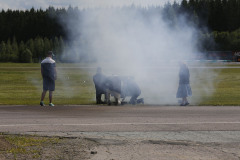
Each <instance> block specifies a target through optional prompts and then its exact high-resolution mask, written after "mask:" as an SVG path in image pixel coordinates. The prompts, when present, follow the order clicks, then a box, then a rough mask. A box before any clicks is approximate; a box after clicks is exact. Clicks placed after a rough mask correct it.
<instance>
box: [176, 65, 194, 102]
mask: <svg viewBox="0 0 240 160" xmlns="http://www.w3.org/2000/svg"><path fill="white" fill-rule="evenodd" d="M179 66H180V70H179V86H178V91H177V96H176V97H177V98H182V102H181V104H180V105H181V106H186V105H189V102H188V100H187V97H188V96H191V95H192V90H191V86H190V83H189V79H190V73H189V69H188V67H187V65H186V64H185V63H183V62H179Z"/></svg>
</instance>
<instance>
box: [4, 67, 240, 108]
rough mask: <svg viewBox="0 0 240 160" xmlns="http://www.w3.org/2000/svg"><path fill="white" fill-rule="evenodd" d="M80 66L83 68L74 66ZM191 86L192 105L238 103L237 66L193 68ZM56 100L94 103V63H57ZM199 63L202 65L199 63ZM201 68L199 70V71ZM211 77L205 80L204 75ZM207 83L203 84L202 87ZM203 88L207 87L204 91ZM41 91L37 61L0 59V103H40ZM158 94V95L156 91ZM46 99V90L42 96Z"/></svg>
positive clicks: (239, 88)
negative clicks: (18, 61) (4, 61)
mask: <svg viewBox="0 0 240 160" xmlns="http://www.w3.org/2000/svg"><path fill="white" fill-rule="evenodd" d="M79 66H82V68H77V67H79ZM197 66H199V65H192V68H191V67H190V72H191V73H196V72H199V74H192V75H191V76H192V77H191V79H194V81H191V86H192V90H193V96H192V97H191V102H192V103H191V104H192V105H240V74H239V73H240V68H211V69H209V68H208V69H206V68H205V69H204V68H203V69H201V71H199V69H195V68H194V67H197ZM208 66H220V67H223V66H228V67H229V66H237V67H240V65H238V64H208ZM57 67H58V69H57V70H58V80H57V81H56V91H55V92H54V95H53V96H54V97H53V102H54V103H55V104H61V105H62V104H66V105H67V104H72V105H74V104H76V105H77V104H94V103H95V88H94V84H93V82H92V75H93V74H94V73H95V67H92V68H91V67H90V68H88V71H87V69H86V68H85V67H89V66H87V65H85V64H58V65H57ZM200 67H201V65H200ZM200 72H201V73H200ZM209 78H211V79H212V81H211V82H212V83H211V84H208V81H207V79H208V80H209ZM203 86H206V87H203ZM206 88H208V89H209V90H207V91H205V90H206ZM41 92H42V78H41V74H40V64H19V63H0V105H15V104H16V105H39V101H40V95H41ZM159 96H161V95H159ZM45 101H46V103H47V102H48V94H47V95H46V99H45Z"/></svg>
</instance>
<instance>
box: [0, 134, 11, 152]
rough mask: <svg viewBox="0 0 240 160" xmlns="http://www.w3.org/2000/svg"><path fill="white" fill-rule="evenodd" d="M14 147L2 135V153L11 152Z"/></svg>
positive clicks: (0, 145) (0, 137)
mask: <svg viewBox="0 0 240 160" xmlns="http://www.w3.org/2000/svg"><path fill="white" fill-rule="evenodd" d="M12 147H13V145H11V144H10V143H9V142H8V141H6V140H5V138H4V136H3V135H0V152H1V151H7V150H10V149H11V148H12Z"/></svg>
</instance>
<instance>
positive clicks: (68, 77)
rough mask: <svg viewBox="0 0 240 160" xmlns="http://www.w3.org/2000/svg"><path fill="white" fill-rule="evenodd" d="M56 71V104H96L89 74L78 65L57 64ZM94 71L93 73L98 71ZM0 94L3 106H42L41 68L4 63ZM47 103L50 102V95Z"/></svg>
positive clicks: (1, 70) (1, 68) (1, 67)
mask: <svg viewBox="0 0 240 160" xmlns="http://www.w3.org/2000/svg"><path fill="white" fill-rule="evenodd" d="M57 67H58V69H57V70H58V80H57V81H56V88H57V90H56V91H55V92H54V95H53V96H54V97H53V98H54V99H53V100H54V103H55V104H92V103H95V99H94V98H95V88H94V85H93V82H92V77H91V76H89V75H88V74H89V72H86V70H85V69H79V68H75V67H76V66H75V64H57ZM62 67H63V68H62ZM65 67H70V68H65ZM92 70H93V73H94V72H95V68H94V69H92ZM90 72H91V71H90ZM0 90H1V92H0V104H1V105H13V104H17V105H39V102H40V96H41V92H42V78H41V71H40V64H19V63H1V64H0ZM45 102H48V93H47V95H46V98H45Z"/></svg>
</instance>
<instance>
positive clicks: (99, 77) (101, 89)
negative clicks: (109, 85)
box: [93, 67, 107, 104]
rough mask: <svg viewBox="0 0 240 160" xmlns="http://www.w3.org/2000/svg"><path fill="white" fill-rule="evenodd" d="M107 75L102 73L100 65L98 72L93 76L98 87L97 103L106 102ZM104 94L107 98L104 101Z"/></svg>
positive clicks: (96, 87)
mask: <svg viewBox="0 0 240 160" xmlns="http://www.w3.org/2000/svg"><path fill="white" fill-rule="evenodd" d="M106 80H107V78H106V76H105V75H104V74H102V69H101V68H100V67H98V68H97V73H96V74H95V75H94V76H93V82H94V84H95V89H96V103H97V104H104V103H106V97H107V96H106V86H105V84H106ZM102 95H105V97H104V98H105V100H104V101H102Z"/></svg>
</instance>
